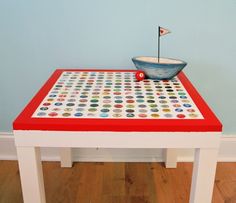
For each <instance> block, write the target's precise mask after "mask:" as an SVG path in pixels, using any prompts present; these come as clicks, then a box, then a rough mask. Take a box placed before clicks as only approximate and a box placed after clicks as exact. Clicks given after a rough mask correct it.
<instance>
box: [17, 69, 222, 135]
mask: <svg viewBox="0 0 236 203" xmlns="http://www.w3.org/2000/svg"><path fill="white" fill-rule="evenodd" d="M135 73H136V71H134V70H79V69H58V70H56V71H55V72H54V73H53V74H52V76H51V77H50V78H49V79H48V81H47V82H46V83H45V85H44V86H43V87H42V88H41V89H40V90H39V92H38V93H37V94H36V95H35V97H34V98H33V99H32V100H31V102H30V103H29V104H28V105H27V106H26V107H25V109H24V110H23V111H22V113H21V114H20V115H19V116H18V117H17V119H16V120H15V121H14V123H13V128H14V130H49V131H50V130H53V131H59V130H60V131H158V132H160V131H163V132H173V131H176V132H188V131H194V132H195V131H197V132H198V131H201V132H204V131H221V130H222V125H221V123H220V122H219V120H218V119H217V117H216V116H215V115H214V113H213V112H212V111H211V110H210V108H209V107H208V105H207V104H206V102H205V101H204V100H203V99H202V97H201V96H200V95H199V93H198V92H197V90H196V89H195V88H194V87H193V85H192V84H191V83H190V81H189V80H188V79H187V77H186V76H185V74H184V73H183V72H181V73H180V74H179V75H178V76H177V77H175V78H173V79H172V80H164V81H163V80H162V81H160V80H150V79H145V80H143V81H137V80H136V78H135Z"/></svg>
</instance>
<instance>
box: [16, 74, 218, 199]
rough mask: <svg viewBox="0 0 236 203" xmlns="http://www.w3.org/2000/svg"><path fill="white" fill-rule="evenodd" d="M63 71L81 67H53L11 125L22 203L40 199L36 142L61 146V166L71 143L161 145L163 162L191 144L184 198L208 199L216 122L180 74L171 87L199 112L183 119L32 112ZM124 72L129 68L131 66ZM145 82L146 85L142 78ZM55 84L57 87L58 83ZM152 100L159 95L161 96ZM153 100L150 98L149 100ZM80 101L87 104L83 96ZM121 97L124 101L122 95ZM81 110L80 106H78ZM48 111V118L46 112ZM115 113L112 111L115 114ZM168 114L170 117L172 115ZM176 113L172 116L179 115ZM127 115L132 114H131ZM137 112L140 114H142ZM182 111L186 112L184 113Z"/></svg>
mask: <svg viewBox="0 0 236 203" xmlns="http://www.w3.org/2000/svg"><path fill="white" fill-rule="evenodd" d="M66 71H70V72H72V73H74V72H84V71H82V70H57V71H55V72H54V74H53V75H52V76H51V77H50V78H49V80H48V81H47V82H46V84H45V85H44V86H43V87H42V88H41V90H40V91H39V92H38V93H37V95H36V96H35V97H34V98H33V100H32V101H31V102H30V103H29V104H28V105H27V106H26V108H25V109H24V110H23V111H22V113H21V114H20V115H19V116H18V118H17V119H16V120H15V121H14V124H13V127H14V136H15V144H16V147H17V154H18V162H19V168H20V177H21V184H22V191H23V198H24V202H25V203H32V202H34V203H44V202H46V200H45V191H44V182H43V172H42V164H41V158H40V147H60V148H61V149H62V150H61V157H62V166H65V167H71V166H72V160H71V150H70V149H71V148H97V147H98V148H140V149H141V148H165V149H166V155H167V156H166V163H167V166H168V164H169V166H174V165H175V160H174V158H175V154H174V153H173V152H174V151H175V149H184V148H186V149H189V148H194V149H195V159H194V168H193V176H192V185H191V194H190V202H191V203H210V202H211V199H212V192H213V186H214V178H215V170H216V163H217V153H218V149H219V143H220V136H221V130H222V125H221V123H220V122H219V121H218V119H217V118H216V117H215V115H214V113H213V112H212V111H211V110H210V109H209V107H208V106H207V104H206V103H205V102H204V100H203V99H202V98H201V96H200V95H199V94H198V92H197V91H196V89H195V88H194V87H193V86H192V84H191V83H190V82H189V80H188V79H187V78H186V76H185V75H184V73H180V74H179V76H178V77H179V80H180V83H181V84H180V85H176V88H177V90H181V88H182V89H183V91H182V92H187V97H188V99H189V100H192V101H191V102H192V103H191V105H195V108H196V111H197V110H199V112H200V114H201V115H200V114H199V118H193V119H191V118H188V119H185V118H182V116H183V115H182V116H180V118H179V119H177V118H168V117H169V115H166V114H163V115H166V116H167V118H162V117H161V116H162V115H160V118H156V115H155V118H153V119H147V118H135V119H130V118H123V117H122V116H124V115H123V114H120V115H121V118H115V119H114V118H110V117H109V116H108V118H105V119H104V118H97V117H96V118H94V119H93V118H89V119H88V117H89V116H91V114H86V115H85V114H84V113H83V116H84V117H83V118H73V117H72V118H68V115H69V114H64V115H66V116H67V117H66V118H63V117H60V115H63V114H59V113H58V114H55V112H56V111H55V112H54V114H50V112H49V113H48V114H47V115H46V114H43V113H42V112H40V111H38V109H39V108H41V107H40V106H41V105H42V104H45V101H44V100H45V99H48V98H49V103H50V102H54V101H53V99H51V100H50V97H49V96H50V94H51V93H50V94H49V92H50V91H52V90H53V89H52V88H53V87H55V85H58V80H59V79H60V77H61V75H62V74H63V73H64V72H66ZM91 72H93V73H94V72H96V73H97V72H98V71H94V70H88V71H87V73H86V74H88V73H91ZM99 72H105V73H104V74H106V71H99ZM108 72H111V73H110V75H112V73H114V74H115V73H116V72H117V71H108ZM119 72H127V71H119ZM128 72H131V73H132V72H133V71H128ZM86 74H85V75H86ZM93 77H95V76H91V78H93ZM109 77H111V76H109ZM58 78H59V79H58ZM72 78H73V77H72ZM101 78H102V77H101ZM111 78H112V77H111ZM77 79H78V78H75V77H74V79H73V80H76V81H77ZM73 80H72V81H73ZM80 82H81V81H80ZM146 82H147V84H149V82H148V81H146ZM167 82H168V81H166V83H167ZM121 83H122V82H121ZM141 83H142V82H141ZM157 83H158V81H156V84H157ZM176 84H177V83H176ZM122 85H124V84H123V83H122V84H121V86H122ZM132 85H133V84H131V86H132ZM136 85H137V83H136ZM181 85H182V86H181ZM59 86H60V85H59ZM59 86H58V88H59V89H60V88H62V87H59ZM62 86H63V85H62ZM147 86H148V85H147ZM177 86H178V87H177ZM180 86H181V87H180ZM78 87H79V86H78ZM83 88H84V86H83ZM153 88H154V87H153ZM159 88H160V87H159ZM173 88H174V87H173ZM67 89H68V88H67ZM118 89H119V88H118ZM91 91H93V87H91V89H90V90H88V92H91ZM123 91H128V90H127V89H126V90H122V91H120V92H123ZM101 92H102V91H101ZM105 92H106V91H104V93H105ZM118 92H119V91H118ZM137 92H138V91H137ZM157 92H158V91H157ZM160 92H161V91H160ZM169 92H171V91H169ZM169 92H167V93H169ZM180 92H181V91H180ZM175 93H176V95H178V94H177V93H179V92H178V91H176V92H175ZM71 94H72V93H71ZM109 94H110V93H106V94H105V95H109ZM85 95H86V94H85ZM94 95H98V94H94ZM118 95H119V94H118ZM148 95H150V94H148ZM156 95H158V96H160V95H159V94H155V97H157V96H156ZM172 95H173V92H172ZM179 95H183V94H179ZM57 96H58V95H57ZM57 96H55V97H56V98H60V96H58V97H57ZM81 96H82V95H81ZM94 98H96V97H94ZM157 99H159V100H160V99H161V98H157ZM159 100H155V102H157V101H159ZM71 101H72V100H71ZM91 101H92V100H91ZM81 102H82V100H81ZM84 102H86V103H87V102H88V101H84ZM93 102H96V99H95V100H93ZM125 102H128V100H126V101H125ZM137 102H138V101H137ZM140 102H141V101H140ZM189 102H190V101H189ZM130 103H131V104H132V105H135V104H136V102H131V100H130V99H129V102H128V104H127V105H130ZM67 104H68V103H67ZM79 104H80V103H79ZM47 105H51V104H47ZM47 105H46V107H47ZM70 105H72V104H70ZM76 105H77V104H76ZM99 105H100V104H99ZM132 105H131V106H132ZM94 106H96V105H94ZM131 106H129V107H131ZM185 106H186V108H188V107H189V105H185ZM119 108H120V107H119ZM181 108H182V107H181ZM43 109H44V110H46V111H47V110H48V109H47V108H45V106H44V107H43ZM54 109H55V108H54ZM134 109H135V108H134ZM165 109H166V108H165ZM49 110H50V109H49ZM57 110H58V109H57ZM67 110H68V109H67ZM162 110H163V109H162ZM172 110H173V109H172ZM71 111H72V110H71ZM84 111H86V110H85V109H84ZM93 111H94V110H93ZM104 111H105V110H104ZM170 111H171V109H170ZM184 111H185V109H184ZM131 112H132V111H131ZM143 112H145V111H143ZM186 112H187V111H186ZM134 113H135V112H134ZM36 114H39V115H40V116H41V117H40V116H37V115H36ZM49 114H50V115H51V117H50V116H48V115H49ZM74 115H77V116H80V117H81V116H82V114H81V113H79V114H74ZM115 115H116V116H117V114H115ZM127 115H128V114H127ZM150 115H151V114H150ZM173 115H174V116H175V114H173ZM176 115H177V116H178V115H179V114H176ZM102 116H104V114H102ZM129 116H130V114H129ZM133 116H134V117H135V115H133ZM140 116H143V114H142V115H140ZM146 116H147V117H148V116H149V114H146ZM186 116H188V115H187V113H186ZM195 116H196V115H195ZM193 117H194V116H193Z"/></svg>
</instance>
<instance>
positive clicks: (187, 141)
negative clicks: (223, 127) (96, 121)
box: [14, 130, 221, 148]
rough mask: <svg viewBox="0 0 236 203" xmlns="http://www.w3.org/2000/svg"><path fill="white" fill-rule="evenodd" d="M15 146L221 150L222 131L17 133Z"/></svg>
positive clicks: (18, 131)
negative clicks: (219, 148)
mask: <svg viewBox="0 0 236 203" xmlns="http://www.w3.org/2000/svg"><path fill="white" fill-rule="evenodd" d="M14 136H15V145H16V146H22V147H27V146H28V147H32V146H35V147H76V148H94V147H95V148H96V147H99V148H218V147H219V144H220V136H221V132H107V131H102V132H93V131H89V132H87V131H80V132H78V131H76V132H74V131H36V130H14Z"/></svg>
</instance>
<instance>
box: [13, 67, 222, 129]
mask: <svg viewBox="0 0 236 203" xmlns="http://www.w3.org/2000/svg"><path fill="white" fill-rule="evenodd" d="M63 71H87V72H88V71H98V72H99V71H103V72H135V70H79V69H57V70H56V71H55V72H54V73H53V74H52V76H51V77H50V78H49V79H48V81H47V82H46V83H45V84H44V86H43V87H42V88H41V89H40V90H39V92H38V93H37V94H36V95H35V96H34V97H33V99H32V100H31V101H30V102H29V104H28V105H27V106H26V107H25V109H24V110H23V111H22V112H21V114H20V115H19V116H18V117H17V118H16V120H15V121H14V122H13V129H14V130H48V131H138V132H221V131H222V124H221V123H220V121H219V120H218V119H217V117H216V116H215V115H214V113H213V112H212V111H211V109H210V108H209V107H208V105H207V104H206V102H205V101H204V100H203V98H202V97H201V96H200V94H199V93H198V92H197V90H196V89H195V88H194V86H193V85H192V84H191V82H190V81H189V80H188V78H187V77H186V76H185V74H184V73H183V72H181V73H179V75H178V78H179V79H180V80H181V82H182V84H183V85H184V87H185V89H186V90H187V92H188V93H189V95H190V96H191V97H192V99H193V101H194V103H195V104H196V105H197V107H198V109H199V110H200V111H201V113H202V115H203V117H204V119H119V118H117V119H95V118H31V116H32V114H33V113H34V112H35V110H36V109H37V107H38V106H39V105H40V103H41V102H42V100H43V99H44V98H45V97H46V95H47V94H48V92H49V91H50V90H51V88H52V86H53V85H54V83H55V82H56V81H57V79H58V78H59V77H60V75H61V73H62V72H63Z"/></svg>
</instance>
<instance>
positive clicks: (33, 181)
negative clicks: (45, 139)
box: [17, 147, 46, 203]
mask: <svg viewBox="0 0 236 203" xmlns="http://www.w3.org/2000/svg"><path fill="white" fill-rule="evenodd" d="M17 156H18V163H19V169H20V177H21V187H22V191H23V199H24V203H32V202H33V203H45V202H46V200H45V191H44V183H43V171H42V163H41V157H40V148H39V147H17Z"/></svg>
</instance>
